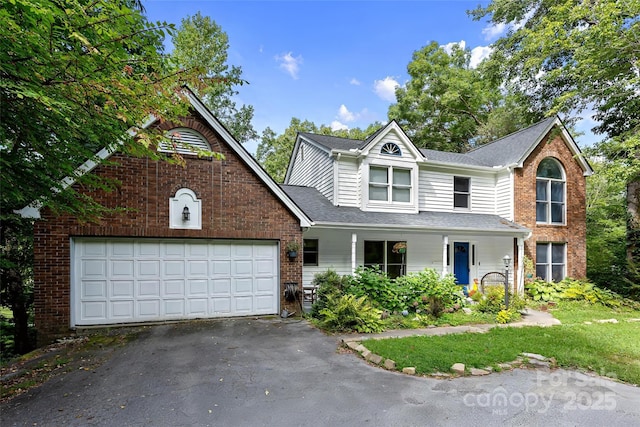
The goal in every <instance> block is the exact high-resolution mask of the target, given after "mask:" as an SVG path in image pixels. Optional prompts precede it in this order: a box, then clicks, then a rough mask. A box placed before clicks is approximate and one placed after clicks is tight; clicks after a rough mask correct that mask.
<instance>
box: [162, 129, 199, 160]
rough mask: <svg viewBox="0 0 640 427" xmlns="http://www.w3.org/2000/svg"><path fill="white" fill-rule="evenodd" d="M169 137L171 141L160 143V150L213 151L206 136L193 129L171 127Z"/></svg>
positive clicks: (180, 152)
mask: <svg viewBox="0 0 640 427" xmlns="http://www.w3.org/2000/svg"><path fill="white" fill-rule="evenodd" d="M167 138H168V139H169V141H163V142H162V143H160V147H159V148H158V149H159V151H163V152H165V153H178V154H197V153H198V151H200V150H205V151H211V147H210V146H209V143H208V142H207V140H206V139H205V138H204V136H202V134H201V133H200V132H197V131H195V130H193V129H189V128H174V129H171V130H170V131H168V132H167Z"/></svg>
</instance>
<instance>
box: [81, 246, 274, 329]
mask: <svg viewBox="0 0 640 427" xmlns="http://www.w3.org/2000/svg"><path fill="white" fill-rule="evenodd" d="M72 247H73V258H72V287H71V303H72V307H73V309H72V312H73V315H72V320H71V323H72V326H75V325H78V326H81V325H105V324H113V323H130V322H147V321H156V320H170V319H191V318H205V317H220V316H247V315H256V314H275V313H277V312H278V297H279V293H278V283H279V281H278V272H279V269H278V246H277V243H275V242H258V241H240V242H239V241H219V240H193V239H192V240H158V239H138V240H133V239H131V240H130V239H88V238H76V239H74V240H73V245H72Z"/></svg>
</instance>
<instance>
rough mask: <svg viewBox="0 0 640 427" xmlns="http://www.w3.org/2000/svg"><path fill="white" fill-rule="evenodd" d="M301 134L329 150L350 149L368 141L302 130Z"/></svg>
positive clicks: (363, 144) (360, 146) (362, 145)
mask: <svg viewBox="0 0 640 427" xmlns="http://www.w3.org/2000/svg"><path fill="white" fill-rule="evenodd" d="M300 136H303V137H305V138H307V139H310V140H311V141H313V142H315V143H317V144H320V145H322V146H323V147H325V148H328V149H329V150H350V149H352V148H362V147H364V146H365V145H366V144H367V141H360V140H358V139H349V138H340V137H337V136H331V135H318V134H315V133H308V132H300Z"/></svg>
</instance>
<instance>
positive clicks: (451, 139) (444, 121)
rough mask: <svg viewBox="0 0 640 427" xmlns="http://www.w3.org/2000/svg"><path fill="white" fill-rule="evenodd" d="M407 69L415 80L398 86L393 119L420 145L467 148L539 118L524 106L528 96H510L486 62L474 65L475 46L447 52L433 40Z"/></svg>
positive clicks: (456, 48)
mask: <svg viewBox="0 0 640 427" xmlns="http://www.w3.org/2000/svg"><path fill="white" fill-rule="evenodd" d="M407 71H408V73H409V76H410V77H411V79H410V80H409V82H408V83H407V84H406V87H401V88H398V89H397V90H396V98H397V103H396V104H392V105H391V106H390V107H389V119H395V120H397V121H398V123H399V124H400V125H401V126H402V127H403V129H404V130H405V131H406V132H407V134H408V136H409V137H410V138H411V139H412V141H413V142H414V143H416V144H417V145H418V146H420V147H425V148H432V149H438V150H443V151H454V152H465V151H467V150H468V149H470V148H472V147H473V146H474V145H476V144H482V143H485V142H488V141H491V140H493V139H495V138H496V137H501V136H504V135H506V134H509V133H511V132H514V131H516V130H518V129H519V127H522V126H526V125H528V124H530V123H531V122H532V121H534V120H535V119H536V118H539V117H536V116H535V115H531V114H529V112H528V110H527V109H526V108H523V104H522V101H523V100H524V98H522V97H516V96H507V95H506V94H505V93H503V91H502V90H501V88H500V82H496V81H495V80H493V79H490V78H487V77H485V76H484V74H483V69H482V67H479V68H473V67H472V66H471V52H470V50H468V49H464V48H462V47H460V46H459V45H454V46H453V47H452V49H451V50H450V52H447V51H446V50H445V49H444V48H443V47H442V46H439V45H438V43H436V42H431V43H430V44H428V45H427V46H424V47H423V48H421V49H420V50H418V51H416V52H414V54H413V58H412V61H411V62H410V63H409V65H408V66H407Z"/></svg>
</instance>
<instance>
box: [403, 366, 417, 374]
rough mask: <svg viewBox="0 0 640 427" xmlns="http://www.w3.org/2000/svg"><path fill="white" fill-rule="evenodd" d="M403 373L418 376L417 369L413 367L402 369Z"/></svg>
mask: <svg viewBox="0 0 640 427" xmlns="http://www.w3.org/2000/svg"><path fill="white" fill-rule="evenodd" d="M402 373H403V374H409V375H415V374H416V368H414V367H413V366H412V367H408V368H402Z"/></svg>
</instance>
